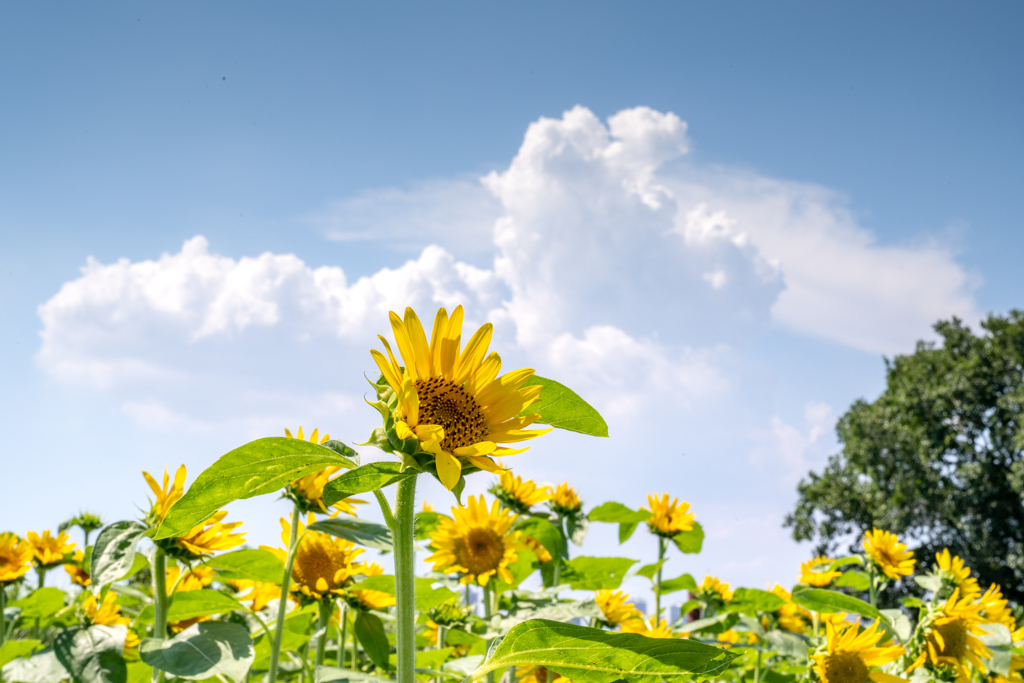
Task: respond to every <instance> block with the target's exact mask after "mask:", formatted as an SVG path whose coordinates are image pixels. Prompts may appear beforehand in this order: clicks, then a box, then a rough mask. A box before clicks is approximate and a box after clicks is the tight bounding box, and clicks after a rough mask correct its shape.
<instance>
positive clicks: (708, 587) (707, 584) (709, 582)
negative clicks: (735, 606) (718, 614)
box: [697, 576, 732, 603]
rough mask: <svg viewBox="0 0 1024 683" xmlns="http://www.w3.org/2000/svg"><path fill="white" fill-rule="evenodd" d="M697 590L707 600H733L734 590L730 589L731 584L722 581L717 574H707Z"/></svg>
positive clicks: (723, 601)
mask: <svg viewBox="0 0 1024 683" xmlns="http://www.w3.org/2000/svg"><path fill="white" fill-rule="evenodd" d="M697 592H698V595H699V596H700V597H701V598H702V599H704V600H705V601H708V600H710V601H717V602H722V603H726V602H729V601H730V600H732V591H731V590H729V584H727V583H722V582H721V581H719V580H718V577H715V576H705V577H704V581H703V582H702V583H701V584H700V586H698V587H697Z"/></svg>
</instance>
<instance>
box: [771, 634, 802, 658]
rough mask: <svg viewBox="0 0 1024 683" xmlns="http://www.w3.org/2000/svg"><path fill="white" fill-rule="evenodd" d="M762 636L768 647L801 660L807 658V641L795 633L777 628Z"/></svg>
mask: <svg viewBox="0 0 1024 683" xmlns="http://www.w3.org/2000/svg"><path fill="white" fill-rule="evenodd" d="M762 638H763V639H764V641H765V643H766V644H767V645H768V647H770V648H771V649H772V650H775V651H776V652H778V653H779V654H780V655H785V656H787V657H792V658H794V659H800V660H805V659H807V643H806V641H804V639H803V638H801V637H800V636H798V635H796V634H795V633H787V632H786V631H777V630H776V631H769V632H768V633H766V634H764V636H762Z"/></svg>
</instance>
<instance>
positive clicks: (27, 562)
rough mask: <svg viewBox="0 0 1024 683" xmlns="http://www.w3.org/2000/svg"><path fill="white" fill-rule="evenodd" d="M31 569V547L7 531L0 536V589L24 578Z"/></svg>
mask: <svg viewBox="0 0 1024 683" xmlns="http://www.w3.org/2000/svg"><path fill="white" fill-rule="evenodd" d="M31 567H32V546H31V545H29V543H28V541H24V540H22V539H20V538H18V536H17V535H15V534H12V533H11V532H9V531H5V532H4V533H2V534H0V587H3V586H6V585H7V584H9V583H13V582H15V581H17V580H18V579H20V578H21V577H23V576H25V574H27V573H28V570H29V569H30V568H31Z"/></svg>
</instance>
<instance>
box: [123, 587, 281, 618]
mask: <svg viewBox="0 0 1024 683" xmlns="http://www.w3.org/2000/svg"><path fill="white" fill-rule="evenodd" d="M278 580H279V581H280V579H278ZM244 609H245V608H244V607H242V605H241V604H240V603H239V602H238V600H235V599H234V598H233V597H231V596H230V595H226V594H225V593H221V592H220V591H215V590H209V589H204V590H198V591H184V592H178V593H175V594H174V595H173V596H172V598H171V604H170V606H169V607H168V608H167V621H185V620H186V619H193V618H195V617H204V616H208V615H210V614H223V613H224V612H233V611H234V610H242V611H244ZM139 621H140V622H141V623H143V624H151V623H153V606H152V605H150V606H148V607H147V608H146V609H144V610H142V613H141V614H139Z"/></svg>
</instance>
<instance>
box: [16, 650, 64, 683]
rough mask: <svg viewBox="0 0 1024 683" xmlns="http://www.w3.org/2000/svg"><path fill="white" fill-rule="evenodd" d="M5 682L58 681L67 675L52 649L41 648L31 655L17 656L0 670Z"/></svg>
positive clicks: (34, 682)
mask: <svg viewBox="0 0 1024 683" xmlns="http://www.w3.org/2000/svg"><path fill="white" fill-rule="evenodd" d="M2 672H3V679H4V681H6V683H60V681H61V680H62V679H66V678H67V677H68V672H67V670H65V669H64V665H63V664H61V663H60V660H59V659H57V655H56V653H55V652H54V651H53V650H43V651H42V652H39V653H37V654H34V655H32V656H31V657H18V658H17V659H15V660H13V661H11V662H9V663H8V664H6V665H5V666H4V668H3V670H2Z"/></svg>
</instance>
